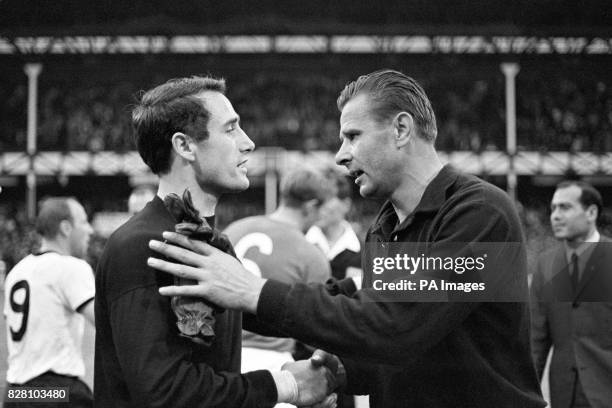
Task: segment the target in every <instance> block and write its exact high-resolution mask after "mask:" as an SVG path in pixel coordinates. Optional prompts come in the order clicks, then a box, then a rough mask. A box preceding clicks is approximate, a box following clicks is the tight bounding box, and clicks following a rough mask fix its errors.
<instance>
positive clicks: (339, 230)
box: [306, 168, 362, 408]
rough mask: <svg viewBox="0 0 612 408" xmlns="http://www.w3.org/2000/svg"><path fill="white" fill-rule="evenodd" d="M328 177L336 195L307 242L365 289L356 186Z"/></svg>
mask: <svg viewBox="0 0 612 408" xmlns="http://www.w3.org/2000/svg"><path fill="white" fill-rule="evenodd" d="M325 174H326V178H327V179H328V180H330V181H331V182H332V183H333V184H335V187H336V189H335V191H336V194H335V196H334V197H332V198H331V199H329V200H328V201H327V202H325V204H323V205H322V206H321V211H320V217H319V220H318V221H317V222H316V223H315V225H313V226H312V227H310V229H309V230H308V232H307V233H306V239H307V240H308V241H309V242H311V243H313V244H314V245H316V246H317V247H319V248H320V249H321V250H322V251H323V253H324V254H325V256H326V257H327V259H328V261H329V264H330V267H331V273H332V276H333V277H334V278H336V279H344V278H352V279H353V280H354V281H355V285H356V286H357V288H361V275H362V270H361V243H360V241H359V238H358V237H357V234H356V233H355V230H353V227H352V226H351V224H350V223H349V222H348V220H347V217H348V214H349V212H350V211H351V207H352V203H353V201H352V187H351V183H350V181H349V179H348V178H347V177H346V176H344V175H343V174H341V173H340V172H339V171H338V170H335V169H333V168H330V169H328V170H327V171H326V172H325ZM355 398H356V397H355V396H353V395H345V394H339V395H338V406H339V407H341V408H351V407H354V406H355V401H354V399H355Z"/></svg>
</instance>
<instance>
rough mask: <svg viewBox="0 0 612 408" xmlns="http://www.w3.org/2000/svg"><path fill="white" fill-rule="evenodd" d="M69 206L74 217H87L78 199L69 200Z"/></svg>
mask: <svg viewBox="0 0 612 408" xmlns="http://www.w3.org/2000/svg"><path fill="white" fill-rule="evenodd" d="M68 207H70V213H71V214H72V217H73V218H75V219H81V218H87V214H86V213H85V209H84V208H83V206H82V205H81V204H80V203H79V202H78V201H75V200H68Z"/></svg>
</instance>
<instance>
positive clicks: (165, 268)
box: [147, 258, 205, 281]
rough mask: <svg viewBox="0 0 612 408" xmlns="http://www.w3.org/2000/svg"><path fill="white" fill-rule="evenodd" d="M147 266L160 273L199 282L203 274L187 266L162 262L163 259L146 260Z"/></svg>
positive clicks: (201, 271) (199, 270)
mask: <svg viewBox="0 0 612 408" xmlns="http://www.w3.org/2000/svg"><path fill="white" fill-rule="evenodd" d="M147 265H149V266H150V267H151V268H155V269H157V270H160V271H162V272H167V273H170V274H172V275H174V276H178V277H179V278H184V279H194V280H197V281H199V280H201V279H202V278H203V277H204V274H205V272H204V271H203V270H201V269H197V268H194V267H191V266H189V265H183V264H178V263H173V262H168V261H164V260H163V259H158V258H148V259H147Z"/></svg>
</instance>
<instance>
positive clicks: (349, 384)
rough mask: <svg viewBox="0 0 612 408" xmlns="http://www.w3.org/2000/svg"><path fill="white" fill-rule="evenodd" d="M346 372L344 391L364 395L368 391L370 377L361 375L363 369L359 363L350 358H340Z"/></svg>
mask: <svg viewBox="0 0 612 408" xmlns="http://www.w3.org/2000/svg"><path fill="white" fill-rule="evenodd" d="M342 364H343V365H344V370H345V372H346V387H345V389H344V393H346V394H349V395H366V394H369V393H370V391H369V390H370V386H371V383H370V382H368V380H369V381H371V377H370V376H367V375H363V373H364V370H363V368H362V367H361V366H360V365H359V363H357V362H355V361H352V360H350V359H342Z"/></svg>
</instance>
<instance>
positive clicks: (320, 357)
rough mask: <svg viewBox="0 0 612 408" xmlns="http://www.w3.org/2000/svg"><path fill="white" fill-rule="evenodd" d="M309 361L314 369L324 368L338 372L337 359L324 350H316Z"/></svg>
mask: <svg viewBox="0 0 612 408" xmlns="http://www.w3.org/2000/svg"><path fill="white" fill-rule="evenodd" d="M310 361H311V363H312V365H313V366H314V367H320V366H323V365H324V366H326V367H329V368H330V369H331V370H332V371H333V372H336V371H337V370H338V358H337V357H336V356H335V355H333V354H330V353H328V352H326V351H324V350H321V349H317V350H315V351H314V353H312V356H311V357H310Z"/></svg>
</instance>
